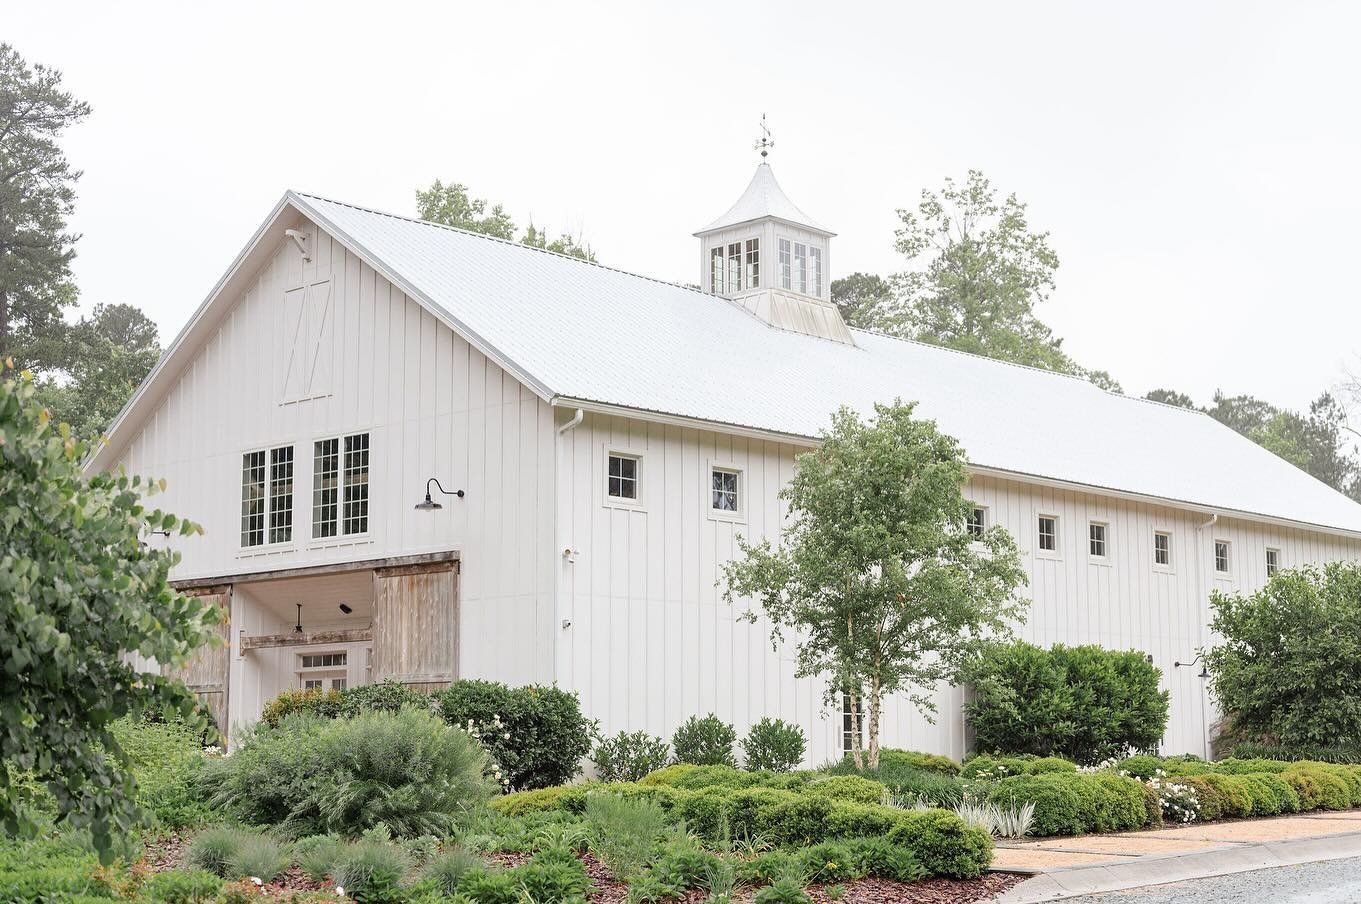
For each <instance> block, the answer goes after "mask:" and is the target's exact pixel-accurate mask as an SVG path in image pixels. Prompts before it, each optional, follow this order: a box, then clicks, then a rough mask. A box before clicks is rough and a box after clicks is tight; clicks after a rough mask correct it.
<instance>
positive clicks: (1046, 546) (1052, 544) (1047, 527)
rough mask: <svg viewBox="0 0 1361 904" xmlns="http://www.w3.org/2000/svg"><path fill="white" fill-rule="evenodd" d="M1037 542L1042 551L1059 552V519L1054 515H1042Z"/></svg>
mask: <svg viewBox="0 0 1361 904" xmlns="http://www.w3.org/2000/svg"><path fill="white" fill-rule="evenodd" d="M1036 542H1037V544H1038V545H1039V548H1040V550H1041V551H1042V552H1058V550H1059V519H1058V518H1056V517H1055V516H1053V515H1041V516H1040V517H1039V521H1038V531H1037V535H1036Z"/></svg>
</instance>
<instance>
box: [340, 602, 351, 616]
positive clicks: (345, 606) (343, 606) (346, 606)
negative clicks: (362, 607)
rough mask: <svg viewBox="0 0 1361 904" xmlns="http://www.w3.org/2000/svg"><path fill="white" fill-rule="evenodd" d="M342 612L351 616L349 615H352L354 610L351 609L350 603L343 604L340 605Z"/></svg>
mask: <svg viewBox="0 0 1361 904" xmlns="http://www.w3.org/2000/svg"><path fill="white" fill-rule="evenodd" d="M340 611H341V612H344V613H345V614H346V615H349V614H350V613H351V612H353V611H354V610H353V609H351V608H350V606H349V604H348V603H341V604H340Z"/></svg>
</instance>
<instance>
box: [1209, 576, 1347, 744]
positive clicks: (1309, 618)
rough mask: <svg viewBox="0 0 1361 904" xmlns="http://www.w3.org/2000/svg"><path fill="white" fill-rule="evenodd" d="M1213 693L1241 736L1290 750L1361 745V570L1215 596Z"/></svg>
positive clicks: (1276, 581)
mask: <svg viewBox="0 0 1361 904" xmlns="http://www.w3.org/2000/svg"><path fill="white" fill-rule="evenodd" d="M1210 603H1211V607H1212V611H1213V620H1212V621H1211V623H1210V627H1211V628H1212V629H1213V630H1214V631H1215V633H1216V634H1218V635H1219V636H1220V637H1221V638H1222V640H1221V642H1220V643H1219V644H1217V645H1216V646H1214V647H1213V648H1211V649H1210V650H1209V651H1208V652H1207V653H1206V657H1205V658H1206V665H1207V667H1208V668H1209V670H1210V675H1211V681H1210V689H1211V691H1212V692H1213V694H1214V696H1215V698H1216V699H1217V700H1218V701H1219V705H1220V707H1221V708H1222V709H1223V711H1224V713H1225V714H1226V715H1227V716H1228V717H1229V718H1230V720H1231V722H1232V725H1233V728H1234V730H1235V732H1241V733H1246V734H1256V735H1260V736H1263V737H1265V738H1267V739H1269V740H1274V741H1279V742H1280V743H1281V744H1283V745H1285V746H1287V747H1311V746H1312V747H1332V746H1341V747H1356V746H1359V745H1361V635H1358V633H1357V625H1361V565H1359V564H1357V563H1355V562H1333V563H1330V564H1329V565H1327V566H1325V567H1324V568H1323V569H1322V570H1319V569H1317V568H1314V567H1305V568H1299V569H1291V570H1288V571H1282V572H1279V573H1277V574H1276V575H1275V576H1274V577H1272V578H1271V580H1270V581H1268V582H1267V585H1266V586H1265V587H1263V588H1262V589H1261V590H1259V591H1257V592H1256V593H1253V594H1251V595H1247V596H1244V595H1241V594H1225V593H1219V592H1216V593H1215V594H1213V596H1212V597H1211V601H1210Z"/></svg>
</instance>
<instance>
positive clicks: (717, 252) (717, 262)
mask: <svg viewBox="0 0 1361 904" xmlns="http://www.w3.org/2000/svg"><path fill="white" fill-rule="evenodd" d="M723 267H724V263H723V246H722V245H719V246H718V247H717V248H714V249H713V250H711V251H710V252H709V291H710V292H713V293H714V294H715V295H722V294H723Z"/></svg>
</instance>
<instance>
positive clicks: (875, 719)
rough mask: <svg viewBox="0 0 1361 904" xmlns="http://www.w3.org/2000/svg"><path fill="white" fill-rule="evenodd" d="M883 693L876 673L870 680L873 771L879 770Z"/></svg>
mask: <svg viewBox="0 0 1361 904" xmlns="http://www.w3.org/2000/svg"><path fill="white" fill-rule="evenodd" d="M881 702H882V701H881V693H880V690H879V674H878V672H877V671H876V672H875V675H874V677H873V678H871V679H870V712H869V723H870V754H869V766H870V768H871V769H878V768H879V711H880V703H881Z"/></svg>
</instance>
